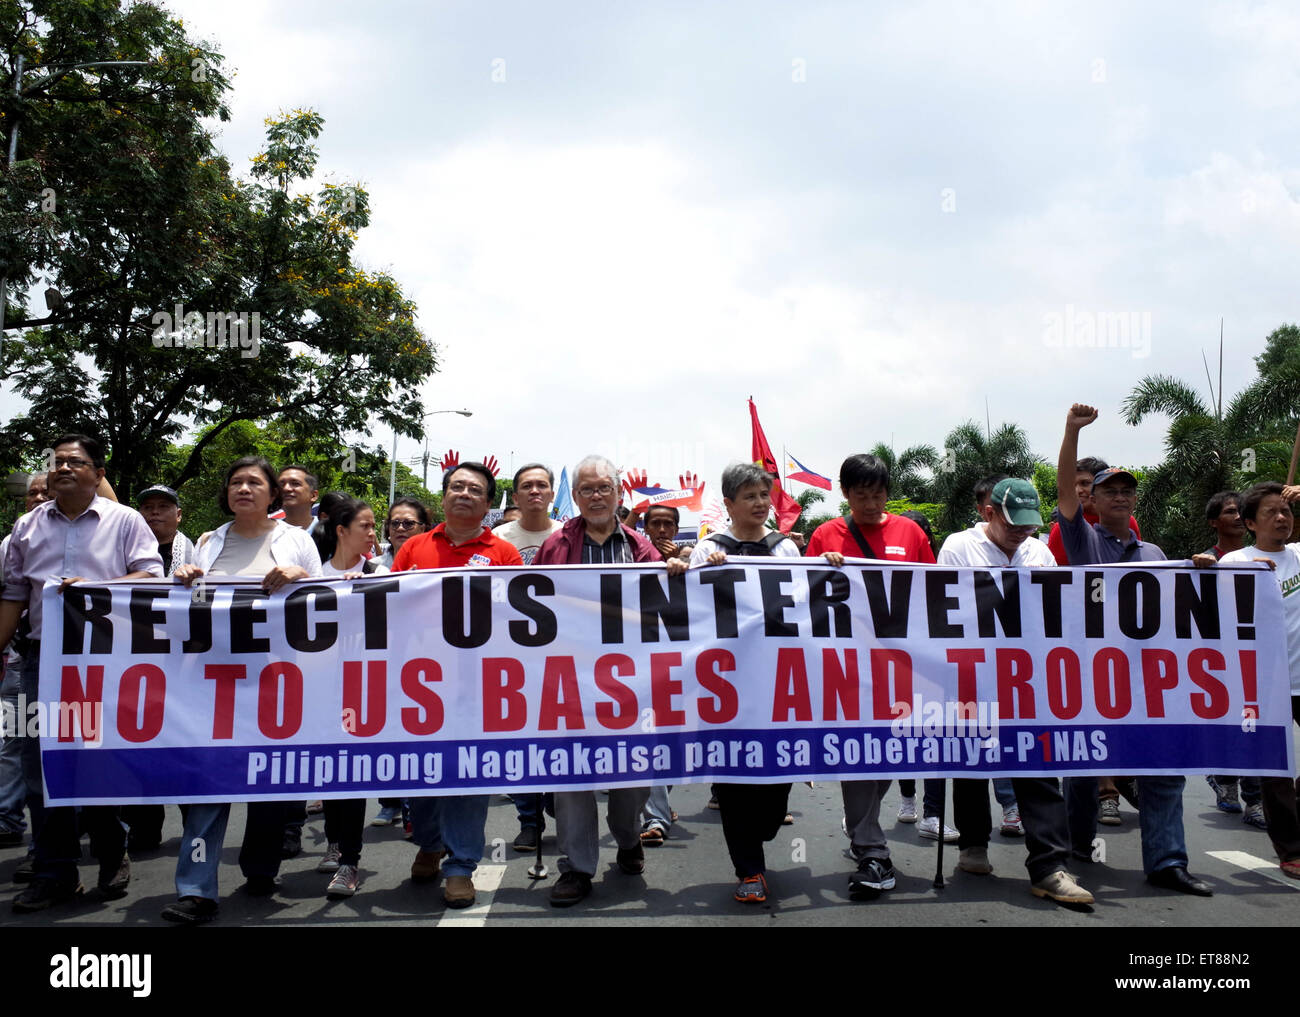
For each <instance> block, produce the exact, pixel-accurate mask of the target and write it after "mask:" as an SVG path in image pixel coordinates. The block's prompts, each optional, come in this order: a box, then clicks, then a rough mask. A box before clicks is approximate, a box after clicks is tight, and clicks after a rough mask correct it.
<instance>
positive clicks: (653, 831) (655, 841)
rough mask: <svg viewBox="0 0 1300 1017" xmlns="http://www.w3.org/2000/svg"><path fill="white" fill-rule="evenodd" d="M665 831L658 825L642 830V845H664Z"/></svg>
mask: <svg viewBox="0 0 1300 1017" xmlns="http://www.w3.org/2000/svg"><path fill="white" fill-rule="evenodd" d="M663 843H664V832H663V830H661V829H659V827H657V826H651V827H648V828H647V829H645V830H642V831H641V845H642V847H663Z"/></svg>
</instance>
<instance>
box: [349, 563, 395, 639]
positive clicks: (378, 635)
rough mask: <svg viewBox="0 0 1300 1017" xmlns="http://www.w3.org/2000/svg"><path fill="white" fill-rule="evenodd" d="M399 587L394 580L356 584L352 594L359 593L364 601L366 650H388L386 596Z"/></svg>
mask: <svg viewBox="0 0 1300 1017" xmlns="http://www.w3.org/2000/svg"><path fill="white" fill-rule="evenodd" d="M400 587H401V583H400V582H399V581H398V580H396V579H385V580H381V581H379V582H370V583H358V584H357V585H356V586H355V587H354V588H353V592H354V593H360V594H361V599H362V600H363V601H365V605H366V606H365V619H366V649H367V650H386V649H388V595H389V594H390V593H395V592H396V591H397V590H398V589H399V588H400Z"/></svg>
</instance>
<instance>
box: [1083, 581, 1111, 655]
mask: <svg viewBox="0 0 1300 1017" xmlns="http://www.w3.org/2000/svg"><path fill="white" fill-rule="evenodd" d="M1105 584H1106V574H1105V573H1104V572H1085V573H1084V574H1083V634H1084V636H1086V637H1087V638H1088V639H1101V638H1103V637H1104V636H1105V635H1106V598H1105V597H1104V596H1093V592H1094V591H1096V590H1100V591H1101V592H1102V593H1103V594H1104V593H1105V592H1106V585H1105Z"/></svg>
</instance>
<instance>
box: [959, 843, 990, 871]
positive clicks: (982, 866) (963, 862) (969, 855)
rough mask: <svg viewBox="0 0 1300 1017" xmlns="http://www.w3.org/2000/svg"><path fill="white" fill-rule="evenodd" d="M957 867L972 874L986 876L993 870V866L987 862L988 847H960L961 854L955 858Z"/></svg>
mask: <svg viewBox="0 0 1300 1017" xmlns="http://www.w3.org/2000/svg"><path fill="white" fill-rule="evenodd" d="M957 868H959V869H961V871H962V872H969V873H970V874H971V875H974V876H987V875H988V874H989V873H990V872H992V871H993V866H992V865H990V864H989V852H988V849H987V848H982V847H968V848H962V849H961V855H960V857H959V858H958V859H957Z"/></svg>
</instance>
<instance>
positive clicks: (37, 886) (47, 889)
mask: <svg viewBox="0 0 1300 1017" xmlns="http://www.w3.org/2000/svg"><path fill="white" fill-rule="evenodd" d="M85 889H86V888H85V887H84V886H82V885H81V883H79V882H73V883H61V882H59V881H58V880H57V879H38V880H36V881H35V882H34V883H32V885H31V886H29V887H28V888H27V889H26V890H24V891H23V892H22V893H20V894H19V895H18V896H17V897H15V898H14V903H13V909H14V910H15V911H17V912H18V913H19V914H31V913H32V912H35V911H44V910H45V909H46V908H50V907H53V906H54V905H55V904H63V903H65V902H67V901H70V900H72V899H73V898H75V897H79V896H81V894H82V893H84V892H85Z"/></svg>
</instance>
